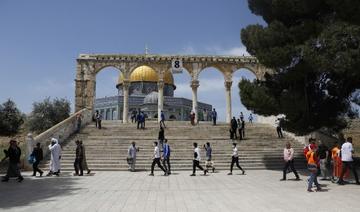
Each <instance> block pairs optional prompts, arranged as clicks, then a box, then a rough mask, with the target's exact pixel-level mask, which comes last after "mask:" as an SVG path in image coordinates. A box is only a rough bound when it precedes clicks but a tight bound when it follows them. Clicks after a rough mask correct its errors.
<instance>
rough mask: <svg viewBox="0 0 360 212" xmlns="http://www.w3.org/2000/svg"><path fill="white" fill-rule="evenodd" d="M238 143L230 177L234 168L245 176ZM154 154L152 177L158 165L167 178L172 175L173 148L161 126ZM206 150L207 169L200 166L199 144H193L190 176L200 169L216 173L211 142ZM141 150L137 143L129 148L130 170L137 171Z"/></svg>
mask: <svg viewBox="0 0 360 212" xmlns="http://www.w3.org/2000/svg"><path fill="white" fill-rule="evenodd" d="M236 145H237V144H236V143H233V149H232V155H231V165H230V172H229V175H231V174H232V171H233V167H234V165H235V164H236V166H237V167H238V168H239V169H240V170H241V171H242V174H245V171H244V169H242V168H241V166H240V165H239V154H238V149H237V147H236ZM153 147H154V152H153V154H152V159H153V161H152V164H151V172H150V174H149V175H150V176H154V169H155V165H157V166H158V167H159V168H160V169H161V170H162V171H163V172H164V175H165V176H168V175H170V174H171V163H170V156H171V148H170V145H169V143H168V140H167V139H165V130H164V128H163V127H162V125H160V131H159V136H158V141H155V142H154V143H153ZM203 147H204V150H205V152H206V153H205V155H206V161H205V168H204V167H203V166H202V165H201V164H200V162H201V153H200V148H199V146H198V143H193V166H192V168H193V172H192V174H191V175H190V176H196V169H200V170H202V171H203V172H204V175H206V174H207V173H208V170H209V169H210V170H212V172H213V173H214V172H215V165H214V162H213V160H212V147H211V145H210V142H207V143H206V144H204V146H203ZM139 150H140V148H139V147H137V146H136V143H135V142H132V143H131V145H130V146H129V148H128V154H127V158H126V159H127V163H128V165H129V170H130V171H132V172H134V171H135V164H136V155H137V152H139Z"/></svg>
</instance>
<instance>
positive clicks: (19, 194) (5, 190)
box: [0, 176, 82, 210]
mask: <svg viewBox="0 0 360 212" xmlns="http://www.w3.org/2000/svg"><path fill="white" fill-rule="evenodd" d="M78 180H79V179H77V178H74V177H69V176H60V177H42V178H40V177H36V178H33V177H27V176H25V179H24V181H23V182H21V183H18V182H17V181H16V180H15V179H10V180H9V182H0V210H1V209H11V208H13V207H19V206H27V205H30V204H33V203H36V202H51V201H56V199H57V198H58V197H60V196H65V195H66V196H68V195H72V194H75V193H77V191H79V190H81V189H82V188H81V187H78V186H76V182H77V181H78Z"/></svg>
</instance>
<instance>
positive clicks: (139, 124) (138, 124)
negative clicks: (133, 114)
mask: <svg viewBox="0 0 360 212" xmlns="http://www.w3.org/2000/svg"><path fill="white" fill-rule="evenodd" d="M140 126H141V121H138V122H137V128H138V129H139V128H140Z"/></svg>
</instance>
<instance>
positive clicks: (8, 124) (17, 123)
mask: <svg viewBox="0 0 360 212" xmlns="http://www.w3.org/2000/svg"><path fill="white" fill-rule="evenodd" d="M23 123H24V116H23V114H22V113H21V112H20V110H19V109H18V108H17V107H16V104H15V103H14V102H13V101H11V100H10V99H9V100H7V101H6V102H4V103H3V104H2V105H0V135H5V136H10V135H14V134H16V133H18V132H19V130H20V127H21V125H22V124H23Z"/></svg>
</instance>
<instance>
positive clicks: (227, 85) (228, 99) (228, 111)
mask: <svg viewBox="0 0 360 212" xmlns="http://www.w3.org/2000/svg"><path fill="white" fill-rule="evenodd" d="M224 84H225V92H226V94H225V96H226V123H230V121H231V116H232V113H231V85H232V81H225V83H224Z"/></svg>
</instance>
